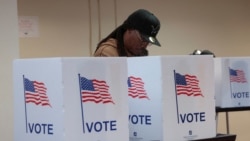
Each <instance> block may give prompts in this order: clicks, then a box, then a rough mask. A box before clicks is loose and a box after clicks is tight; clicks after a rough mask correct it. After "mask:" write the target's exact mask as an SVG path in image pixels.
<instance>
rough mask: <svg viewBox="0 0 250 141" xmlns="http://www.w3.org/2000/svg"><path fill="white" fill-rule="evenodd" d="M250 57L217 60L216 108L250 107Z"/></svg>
mask: <svg viewBox="0 0 250 141" xmlns="http://www.w3.org/2000/svg"><path fill="white" fill-rule="evenodd" d="M249 72H250V57H221V58H215V80H216V81H215V90H216V94H215V95H216V106H217V107H221V108H228V107H244V106H250V98H249V91H250V85H249V83H250V82H249V77H250V73H249Z"/></svg>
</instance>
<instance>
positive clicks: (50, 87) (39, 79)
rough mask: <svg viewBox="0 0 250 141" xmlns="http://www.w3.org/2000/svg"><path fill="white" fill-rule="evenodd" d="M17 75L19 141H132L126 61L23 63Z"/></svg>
mask: <svg viewBox="0 0 250 141" xmlns="http://www.w3.org/2000/svg"><path fill="white" fill-rule="evenodd" d="M13 76H14V103H15V105H14V115H15V116H14V141H24V140H25V141H72V140H73V141H82V140H86V141H118V140H119V141H128V140H129V139H128V136H129V135H128V134H129V131H128V118H127V117H128V97H127V85H126V82H127V62H126V59H124V58H94V57H93V58H88V57H86V58H47V59H46V58H45V59H20V60H15V61H14V74H13ZM117 80H119V81H117ZM121 111H122V112H121Z"/></svg>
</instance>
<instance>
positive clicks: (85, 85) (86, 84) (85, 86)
mask: <svg viewBox="0 0 250 141" xmlns="http://www.w3.org/2000/svg"><path fill="white" fill-rule="evenodd" d="M80 83H81V89H82V90H89V91H94V90H95V88H94V85H93V82H92V80H88V79H87V78H84V77H81V79H80Z"/></svg>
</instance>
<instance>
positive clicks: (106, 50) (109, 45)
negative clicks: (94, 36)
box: [94, 38, 119, 57]
mask: <svg viewBox="0 0 250 141" xmlns="http://www.w3.org/2000/svg"><path fill="white" fill-rule="evenodd" d="M94 56H113V57H114V56H119V54H118V51H117V41H116V39H113V38H111V39H108V40H107V41H106V42H103V43H102V44H101V45H100V47H99V48H98V49H97V50H96V52H95V53H94Z"/></svg>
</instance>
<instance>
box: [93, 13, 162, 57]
mask: <svg viewBox="0 0 250 141" xmlns="http://www.w3.org/2000/svg"><path fill="white" fill-rule="evenodd" d="M159 30H160V21H159V19H158V18H157V17H156V16H155V15H154V14H153V13H151V12H150V11H148V10H145V9H138V10H136V11H134V12H133V13H132V14H130V15H129V16H128V18H127V19H126V20H125V21H124V22H123V24H121V25H120V26H118V27H117V28H116V29H115V30H114V31H113V32H111V33H110V34H109V35H108V36H107V37H106V38H104V39H102V40H101V41H100V42H99V43H98V45H97V48H96V50H95V52H94V54H93V56H95V57H118V56H123V57H133V56H148V50H147V47H148V46H150V45H151V44H154V45H157V46H161V44H160V42H159V41H158V39H157V38H156V35H157V34H158V32H159Z"/></svg>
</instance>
